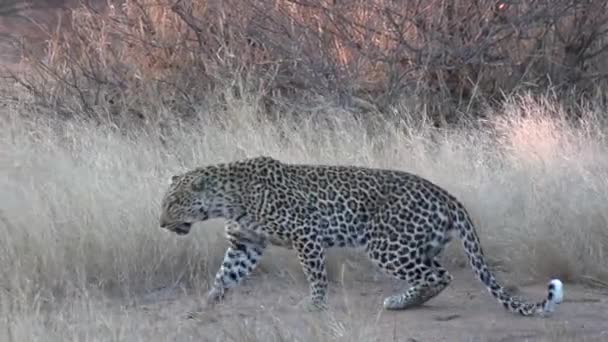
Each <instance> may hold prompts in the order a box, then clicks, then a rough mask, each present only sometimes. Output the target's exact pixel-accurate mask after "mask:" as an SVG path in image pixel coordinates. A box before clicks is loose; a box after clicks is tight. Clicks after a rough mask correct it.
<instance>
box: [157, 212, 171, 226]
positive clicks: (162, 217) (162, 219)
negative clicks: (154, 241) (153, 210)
mask: <svg viewBox="0 0 608 342" xmlns="http://www.w3.org/2000/svg"><path fill="white" fill-rule="evenodd" d="M159 223H160V227H161V228H166V227H167V226H168V225H169V220H167V216H166V215H165V214H164V213H163V214H162V215H160V220H159Z"/></svg>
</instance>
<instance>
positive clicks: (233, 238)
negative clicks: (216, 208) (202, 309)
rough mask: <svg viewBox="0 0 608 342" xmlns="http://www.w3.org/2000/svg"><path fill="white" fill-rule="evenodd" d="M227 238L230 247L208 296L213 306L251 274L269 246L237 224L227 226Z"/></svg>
mask: <svg viewBox="0 0 608 342" xmlns="http://www.w3.org/2000/svg"><path fill="white" fill-rule="evenodd" d="M226 236H227V238H228V244H229V247H228V249H227V250H226V253H225V254H224V260H223V262H222V265H221V266H220V269H219V271H218V272H217V273H216V275H215V279H214V282H213V286H212V288H211V290H210V291H209V293H208V295H207V302H208V303H209V304H211V305H212V304H215V303H216V302H218V301H220V300H222V299H223V298H224V295H225V294H226V291H227V290H228V289H230V288H232V287H235V286H237V285H238V284H239V283H240V282H241V281H242V280H243V279H245V278H247V277H248V276H249V274H251V272H252V271H253V270H254V269H255V267H256V266H257V265H258V263H259V261H260V259H261V257H262V254H263V252H264V249H265V248H266V245H267V242H266V239H265V238H264V237H262V236H260V235H258V234H257V233H256V232H254V231H253V230H249V229H247V228H244V227H242V226H240V225H239V224H238V223H237V222H229V223H228V224H227V225H226Z"/></svg>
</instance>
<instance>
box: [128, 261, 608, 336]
mask: <svg viewBox="0 0 608 342" xmlns="http://www.w3.org/2000/svg"><path fill="white" fill-rule="evenodd" d="M455 276H456V280H455V281H454V282H453V284H452V285H451V286H450V287H449V288H448V289H446V290H445V291H444V292H443V293H442V294H441V295H440V296H438V297H437V298H435V299H433V300H431V301H429V302H428V303H427V305H425V306H423V307H420V308H417V309H413V310H408V311H390V312H388V311H384V310H381V309H380V307H381V303H382V299H383V298H384V296H386V295H388V294H390V293H392V292H393V291H396V290H397V287H396V285H397V284H396V283H392V284H391V282H384V281H383V282H372V281H356V282H351V283H349V284H347V285H346V286H344V287H343V286H341V284H337V283H333V284H331V288H332V297H331V298H332V314H330V315H326V316H323V315H319V314H313V313H309V312H306V311H303V310H302V309H300V308H299V307H297V303H298V301H299V300H300V299H301V298H302V296H303V295H304V294H305V293H306V287H305V284H300V283H299V282H296V281H285V282H283V281H279V280H278V279H276V278H274V279H271V278H269V277H266V278H268V279H263V278H264V277H256V278H254V279H251V280H250V281H249V282H248V283H247V284H244V286H242V287H240V288H239V289H238V290H235V291H234V292H232V293H231V295H230V296H229V297H228V298H227V301H226V303H225V304H224V305H221V306H218V307H216V308H214V309H213V310H208V311H206V312H204V313H203V314H201V315H200V316H199V317H198V318H197V319H195V320H192V319H190V320H189V319H185V318H184V317H185V316H186V313H187V310H188V309H191V308H193V307H194V306H195V305H196V301H197V300H198V297H197V296H193V295H186V294H179V293H165V294H164V295H165V298H164V299H163V298H161V297H162V296H158V295H159V294H160V293H159V294H157V295H156V299H153V298H154V296H152V297H150V296H149V297H148V299H147V301H146V302H142V303H139V304H137V305H135V306H133V307H132V308H131V310H132V311H131V313H132V314H135V315H137V316H139V317H140V319H144V320H153V321H152V322H149V323H150V325H151V326H156V327H157V328H159V326H158V325H157V324H155V323H154V321H156V322H164V324H163V326H164V327H165V328H166V329H171V323H168V322H173V323H172V324H178V325H179V326H180V329H181V331H182V333H183V335H180V336H182V337H185V336H199V338H201V339H203V340H205V339H208V340H218V341H219V340H221V341H223V340H239V341H240V340H248V341H254V340H263V341H271V340H300V341H312V340H332V339H338V340H347V341H351V340H352V341H357V340H358V341H562V340H564V341H608V293H607V292H606V291H604V292H602V291H601V290H593V289H590V288H585V287H582V286H577V285H572V284H565V286H566V287H565V290H566V292H565V302H564V303H563V304H562V305H561V306H560V307H559V308H558V311H557V312H556V313H555V314H554V315H553V316H552V317H550V318H524V317H520V316H517V315H513V314H510V313H508V312H507V311H506V310H504V309H503V308H502V307H501V306H500V305H498V303H497V302H496V301H495V300H494V299H493V298H492V297H491V296H490V295H489V294H488V293H487V292H486V291H485V289H484V288H482V287H481V286H480V285H479V284H478V283H477V282H476V280H475V279H473V277H472V275H471V272H466V270H462V271H458V272H455ZM296 284H297V285H296ZM520 290H521V292H520V295H522V296H525V297H527V298H531V299H540V298H542V297H543V296H544V292H545V288H544V286H543V285H542V284H536V285H534V286H527V287H522V288H520ZM177 322H179V323H177ZM160 329H164V328H160ZM178 339H179V338H178Z"/></svg>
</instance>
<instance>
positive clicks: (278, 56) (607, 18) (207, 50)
mask: <svg viewBox="0 0 608 342" xmlns="http://www.w3.org/2000/svg"><path fill="white" fill-rule="evenodd" d="M93 4H96V3H93ZM606 6H607V5H606V2H605V1H601V0H587V1H582V2H581V1H574V0H557V1H553V0H551V1H549V0H538V1H528V2H525V3H524V2H517V3H516V2H510V1H496V0H482V1H471V0H455V1H421V0H420V1H418V0H417V1H409V2H407V5H406V6H404V5H402V4H401V3H399V2H386V1H380V0H374V1H367V0H366V1H360V0H348V1H318V0H297V1H296V0H285V1H269V0H247V1H232V0H227V1H192V0H179V1H165V0H160V1H157V0H131V1H125V2H112V3H111V4H110V5H109V6H99V5H96V6H93V5H92V4H90V3H86V2H82V3H81V5H80V6H78V7H75V8H74V9H73V10H71V11H70V12H69V17H70V18H71V19H70V20H71V25H70V26H71V29H70V30H57V31H50V32H49V38H50V41H49V44H48V47H47V49H46V57H45V58H44V59H43V60H38V59H34V58H33V57H34V56H30V57H32V59H31V60H32V62H33V63H34V64H33V71H28V72H27V73H26V74H22V75H15V74H13V75H12V77H13V78H14V79H16V80H18V81H19V82H20V83H21V84H22V85H24V86H25V87H26V88H27V89H28V90H29V91H31V92H32V93H33V94H35V97H36V99H37V101H38V103H39V104H41V105H43V106H44V107H49V108H53V109H56V108H59V110H60V111H61V112H62V113H64V114H67V115H70V116H71V115H86V116H88V117H96V118H98V119H103V120H108V119H111V120H113V121H127V122H128V121H129V120H132V119H136V120H138V121H141V120H144V121H146V122H149V123H155V124H158V121H159V120H160V119H159V113H158V112H159V108H161V107H162V108H168V109H169V110H170V111H171V113H173V114H177V115H179V116H181V117H186V118H188V117H190V118H191V117H193V116H195V115H194V113H196V112H197V111H198V110H199V109H200V108H201V107H204V108H213V109H221V108H223V107H224V106H225V105H226V99H224V98H223V97H222V96H223V92H220V93H217V92H216V90H217V89H222V90H224V89H227V87H231V89H232V95H234V96H236V97H241V96H245V95H244V94H243V93H242V90H243V88H242V87H240V86H239V85H238V83H239V82H241V81H242V80H244V79H246V80H248V81H247V83H248V85H247V86H248V88H249V89H253V90H254V92H255V93H256V94H259V95H260V107H259V109H260V111H261V112H268V110H269V109H272V108H276V107H277V106H279V107H282V106H287V107H291V108H293V107H294V106H298V108H299V109H300V110H301V111H302V115H305V114H306V113H307V112H308V110H307V109H308V108H309V107H310V106H311V105H314V106H317V105H319V104H320V103H327V104H331V105H339V106H341V107H345V108H350V110H355V111H362V112H368V113H370V115H373V113H378V112H380V113H384V114H387V113H391V112H392V110H393V109H394V108H400V107H406V108H408V109H409V110H410V111H412V112H421V111H425V112H426V115H428V116H430V117H431V118H432V119H433V120H434V121H436V122H438V123H445V122H454V121H459V120H461V119H462V118H463V117H476V116H479V115H483V113H484V110H483V108H484V107H487V106H488V105H490V106H493V105H495V104H496V103H497V101H498V102H500V101H501V100H502V99H503V97H504V95H505V94H516V93H520V92H522V91H534V92H537V93H544V92H546V91H547V89H551V90H552V91H554V92H560V93H564V92H565V93H567V94H570V96H569V97H568V98H569V99H571V100H572V101H574V102H577V101H578V100H580V99H581V98H585V97H587V98H593V97H599V98H602V97H603V95H601V94H603V91H602V90H601V89H604V87H605V82H604V81H603V80H604V79H605V77H606V65H605V63H604V60H605V59H606V58H605V57H606V52H607V51H606V50H607V48H606V46H607V45H606V33H607V32H608V31H607V30H608V26H607V22H608V15H607V14H606V13H608V11H607V10H606ZM321 98H322V100H320V99H321ZM271 112H272V110H271ZM178 113H179V114H178Z"/></svg>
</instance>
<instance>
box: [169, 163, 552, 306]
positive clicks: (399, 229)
mask: <svg viewBox="0 0 608 342" xmlns="http://www.w3.org/2000/svg"><path fill="white" fill-rule="evenodd" d="M216 218H218V219H224V221H225V222H226V224H225V233H226V239H227V242H228V244H227V249H226V251H225V253H224V257H223V261H222V263H221V265H220V266H219V270H218V271H217V273H216V274H215V277H212V280H211V282H212V285H211V286H210V290H209V291H208V292H207V297H206V299H205V300H206V302H207V303H209V304H211V305H214V304H215V303H219V302H223V301H224V299H225V296H226V294H227V293H228V291H229V290H230V289H232V288H235V287H236V286H238V285H239V284H240V283H241V282H242V281H243V280H244V279H247V278H248V277H249V275H250V274H251V273H252V271H253V270H254V269H255V268H256V266H257V265H258V264H259V263H260V260H261V258H262V256H263V254H264V253H265V251H266V250H267V249H268V246H279V247H285V248H288V249H291V250H293V251H294V252H295V254H296V255H297V258H298V260H299V265H300V266H301V269H302V270H303V273H304V275H305V279H306V280H307V282H308V287H309V294H308V296H307V297H306V298H305V300H306V299H307V300H308V303H309V306H308V307H309V308H312V309H314V310H327V309H328V306H329V301H328V274H327V270H326V266H325V263H326V252H327V250H328V249H330V248H358V249H361V250H362V251H364V255H365V256H366V257H367V258H369V260H371V262H372V264H373V265H375V267H378V268H379V269H380V270H381V271H382V272H381V273H385V274H387V275H388V276H389V277H394V278H397V279H399V280H403V281H405V282H407V284H408V285H407V288H404V289H403V290H402V291H400V292H399V293H395V294H391V295H390V296H388V297H386V298H385V299H384V301H383V305H382V306H383V308H384V309H386V310H404V309H409V308H413V307H417V306H421V305H422V304H425V303H426V302H427V301H429V300H430V299H432V298H434V297H436V296H437V295H439V294H440V293H441V292H442V291H443V290H445V289H446V288H447V287H448V285H449V284H450V283H451V282H452V280H453V276H452V275H451V274H450V273H449V272H448V271H447V269H446V268H444V266H443V265H442V264H441V263H440V260H439V259H440V258H439V257H440V256H441V254H442V252H443V251H444V249H445V247H446V246H447V244H448V243H449V242H450V241H452V239H453V238H454V237H457V238H459V239H460V240H461V242H462V247H463V249H464V252H465V254H466V257H467V259H468V263H469V265H470V267H471V268H472V270H473V272H474V274H475V275H476V277H477V278H478V279H479V280H480V281H481V283H483V285H485V287H486V289H487V290H488V292H489V293H490V294H491V295H492V296H493V297H494V298H495V299H497V300H498V302H499V303H500V304H501V305H502V306H503V307H504V308H505V309H507V310H508V311H509V312H512V313H514V314H520V315H522V316H548V315H550V314H551V313H553V312H554V311H555V309H556V308H557V306H558V305H559V304H561V303H562V300H563V283H562V282H561V280H560V279H558V278H554V279H551V280H550V281H549V282H548V285H547V290H548V291H547V295H546V297H545V298H544V299H543V300H541V301H539V302H528V301H526V300H525V299H522V298H519V297H515V296H513V295H511V294H510V293H509V291H508V290H507V289H506V288H505V287H504V286H502V285H501V284H500V283H499V282H498V280H497V278H496V277H495V275H494V273H493V272H492V271H491V270H490V267H489V265H488V263H487V262H486V258H485V254H484V252H483V250H482V246H481V243H480V238H479V236H478V233H477V232H476V229H475V227H474V225H473V220H472V217H471V215H470V214H469V213H468V211H467V209H466V208H465V206H464V205H463V204H462V202H461V201H460V200H458V199H457V198H456V197H455V196H454V195H452V194H450V193H449V192H448V191H447V190H445V189H444V188H442V187H440V186H439V185H437V184H435V183H434V182H431V181H430V180H428V179H427V178H424V177H422V176H420V175H417V174H414V173H410V172H406V171H401V170H396V169H389V168H373V167H366V166H352V165H342V164H335V165H326V164H312V163H310V164H305V163H301V164H296V163H287V162H283V161H280V160H279V159H276V158H273V157H270V156H266V155H260V156H255V157H249V158H243V159H238V160H233V161H227V162H223V163H215V164H209V165H206V166H200V167H195V168H193V169H190V170H188V171H184V172H182V173H180V174H177V175H173V176H171V177H170V182H169V187H168V189H167V190H166V191H165V193H164V195H163V197H162V200H161V214H160V227H161V228H162V229H166V230H168V231H170V232H173V233H175V234H177V235H186V234H188V233H189V232H190V231H191V227H192V225H193V224H194V223H196V222H203V221H207V220H210V219H216Z"/></svg>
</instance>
